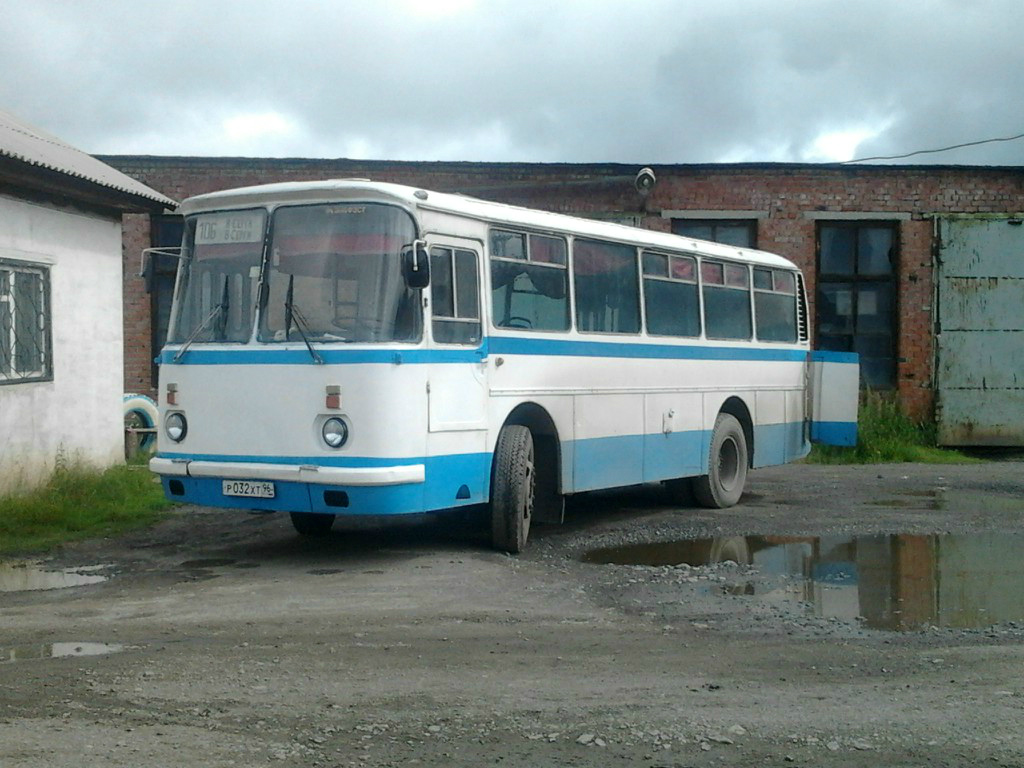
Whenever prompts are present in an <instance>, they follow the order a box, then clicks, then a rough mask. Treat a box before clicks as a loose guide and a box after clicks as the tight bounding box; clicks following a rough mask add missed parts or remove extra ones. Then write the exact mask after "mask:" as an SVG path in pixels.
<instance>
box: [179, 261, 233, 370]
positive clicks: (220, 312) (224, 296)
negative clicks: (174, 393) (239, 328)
mask: <svg viewBox="0 0 1024 768" xmlns="http://www.w3.org/2000/svg"><path fill="white" fill-rule="evenodd" d="M228 297H229V293H228V276H227V275H224V288H223V290H222V291H221V296H220V303H219V304H217V306H215V307H214V308H213V309H212V310H210V314H208V315H207V316H206V319H205V320H203V322H201V323H200V324H199V325H198V326H196V329H195V330H194V331H192V333H191V334H190V335H189V337H188V338H187V339H185V343H184V344H182V345H181V349H179V350H178V351H177V352H176V353H175V354H174V362H178V361H179V360H180V359H181V358H182V355H184V354H185V353H186V352H188V348H189V347H191V346H192V342H193V341H195V340H196V338H197V337H198V336H199V334H200V333H202V332H203V331H205V330H206V329H207V328H209V327H210V325H211V324H212V323H213V321H214V320H215V319H217V318H220V324H219V328H218V330H219V331H220V336H221V338H223V337H224V334H225V331H226V329H227V324H228Z"/></svg>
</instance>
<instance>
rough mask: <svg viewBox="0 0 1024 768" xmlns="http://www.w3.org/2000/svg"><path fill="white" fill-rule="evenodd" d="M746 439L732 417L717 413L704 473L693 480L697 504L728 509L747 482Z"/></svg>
mask: <svg viewBox="0 0 1024 768" xmlns="http://www.w3.org/2000/svg"><path fill="white" fill-rule="evenodd" d="M747 465H748V459H747V438H746V435H744V434H743V427H742V426H740V423H739V421H737V420H736V417H735V416H733V415H732V414H729V413H720V414H718V418H717V419H716V420H715V430H714V432H712V433H711V449H710V450H709V451H708V474H706V475H701V476H700V477H695V478H694V479H693V495H694V496H695V497H696V499H697V503H698V504H700V505H701V506H702V507H708V508H709V509H724V508H725V507H731V506H733V505H734V504H735V503H736V502H738V501H739V500H740V496H742V495H743V486H744V485H745V484H746V482H747Z"/></svg>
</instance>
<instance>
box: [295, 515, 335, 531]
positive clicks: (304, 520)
mask: <svg viewBox="0 0 1024 768" xmlns="http://www.w3.org/2000/svg"><path fill="white" fill-rule="evenodd" d="M291 515H292V525H293V526H295V530H296V531H297V532H298V534H299V535H300V536H326V535H327V534H328V533H330V531H331V526H333V525H334V515H323V514H320V513H319V512H292V513H291Z"/></svg>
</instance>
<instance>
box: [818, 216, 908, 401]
mask: <svg viewBox="0 0 1024 768" xmlns="http://www.w3.org/2000/svg"><path fill="white" fill-rule="evenodd" d="M896 254H897V229H896V225H895V224H888V223H886V224H874V223H872V224H863V223H856V222H854V223H846V222H844V223H830V224H821V225H819V229H818V288H817V324H816V328H817V334H816V342H815V343H816V346H817V347H818V348H819V349H828V350H835V351H840V352H857V353H858V354H859V355H860V371H861V383H862V384H863V385H864V386H867V387H871V388H872V389H892V388H893V387H894V386H895V385H896V297H897V294H896V275H897V269H896Z"/></svg>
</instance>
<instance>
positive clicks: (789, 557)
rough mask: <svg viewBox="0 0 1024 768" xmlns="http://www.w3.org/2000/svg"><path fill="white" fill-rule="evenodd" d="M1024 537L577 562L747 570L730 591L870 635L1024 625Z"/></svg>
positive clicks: (646, 553)
mask: <svg viewBox="0 0 1024 768" xmlns="http://www.w3.org/2000/svg"><path fill="white" fill-rule="evenodd" d="M1022 545H1024V536H1021V535H1016V534H1008V533H987V534H964V535H953V534H949V535H928V536H909V535H903V534H900V535H875V536H831V537H784V536H736V537H727V538H716V539H695V540H689V541H672V542H662V543H656V544H643V545H636V546H627V547H618V548H608V549H601V550H594V551H591V552H588V553H587V554H586V555H585V556H584V558H583V560H584V561H585V562H590V563H605V564H615V565H648V566H669V565H683V564H685V565H689V566H701V565H708V564H711V563H720V562H724V561H727V560H731V561H733V562H736V563H738V564H740V565H748V566H752V567H753V570H752V571H751V572H750V573H743V574H738V575H737V576H736V577H735V578H732V579H731V583H729V584H727V585H726V586H725V590H724V591H725V592H726V593H727V594H731V595H753V596H755V597H757V598H759V599H761V600H765V601H769V602H775V603H780V604H782V603H790V604H792V603H802V604H805V605H807V606H810V607H812V608H813V612H814V614H815V615H816V616H819V617H823V618H837V619H842V620H846V621H858V620H860V621H863V622H864V624H865V625H866V626H868V627H871V628H874V629H888V630H896V631H906V630H913V629H920V628H922V627H925V626H930V625H934V626H940V627H953V628H958V629H967V628H975V627H985V626H989V625H992V624H997V623H999V622H1008V621H1019V620H1022V619H1024V569H1021V568H1020V566H1019V564H1018V563H1017V557H1018V555H1019V552H1020V550H1021V547H1022Z"/></svg>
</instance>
